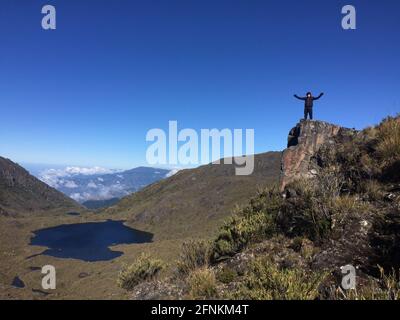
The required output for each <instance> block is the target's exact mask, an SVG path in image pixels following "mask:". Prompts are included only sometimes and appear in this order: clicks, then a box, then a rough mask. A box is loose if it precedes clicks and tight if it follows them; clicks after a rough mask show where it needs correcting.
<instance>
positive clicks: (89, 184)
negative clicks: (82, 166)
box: [87, 181, 97, 189]
mask: <svg viewBox="0 0 400 320" xmlns="http://www.w3.org/2000/svg"><path fill="white" fill-rule="evenodd" d="M87 186H88V188H91V189H97V184H95V183H94V182H93V181H90V182H89V183H88V185H87Z"/></svg>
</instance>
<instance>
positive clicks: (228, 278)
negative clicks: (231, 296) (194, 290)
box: [217, 266, 238, 284]
mask: <svg viewBox="0 0 400 320" xmlns="http://www.w3.org/2000/svg"><path fill="white" fill-rule="evenodd" d="M237 276H238V274H237V272H236V271H235V270H233V269H232V268H229V267H227V266H225V267H223V268H222V269H221V270H219V271H218V272H217V280H218V281H220V282H222V283H225V284H228V283H231V282H232V281H233V280H234V279H235V278H236V277H237Z"/></svg>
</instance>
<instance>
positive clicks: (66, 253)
mask: <svg viewBox="0 0 400 320" xmlns="http://www.w3.org/2000/svg"><path fill="white" fill-rule="evenodd" d="M34 234H35V235H34V237H32V239H31V242H30V244H31V245H36V246H45V247H48V248H49V249H47V250H45V251H44V252H42V253H41V254H42V255H48V256H52V257H57V258H72V259H79V260H83V261H105V260H112V259H115V258H117V257H119V256H121V255H122V254H123V253H122V252H120V251H113V250H111V249H110V248H109V247H110V246H113V245H117V244H132V243H145V242H151V241H152V238H153V234H151V233H148V232H144V231H139V230H135V229H132V228H129V227H127V226H125V225H124V224H123V221H111V220H107V221H104V222H88V223H78V224H65V225H60V226H57V227H51V228H46V229H40V230H37V231H35V232H34Z"/></svg>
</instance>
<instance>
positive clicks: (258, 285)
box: [231, 258, 326, 300]
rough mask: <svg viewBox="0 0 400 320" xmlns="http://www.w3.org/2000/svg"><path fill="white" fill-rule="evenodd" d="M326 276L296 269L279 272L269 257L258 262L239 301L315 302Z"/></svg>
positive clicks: (237, 295)
mask: <svg viewBox="0 0 400 320" xmlns="http://www.w3.org/2000/svg"><path fill="white" fill-rule="evenodd" d="M325 276H326V274H325V273H321V272H313V271H305V270H302V269H299V268H296V269H279V268H278V267H277V266H276V265H275V264H273V263H272V262H270V261H269V260H268V259H266V258H258V259H256V260H254V261H253V262H252V263H251V264H250V266H249V270H248V271H247V272H246V274H245V276H244V280H243V282H242V283H241V285H240V287H239V290H238V291H236V292H234V293H232V294H231V295H232V298H235V299H252V300H311V299H316V298H317V297H318V295H319V291H318V288H319V286H320V284H321V282H322V281H323V279H324V278H325Z"/></svg>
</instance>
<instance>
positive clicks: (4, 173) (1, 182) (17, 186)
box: [0, 157, 83, 215]
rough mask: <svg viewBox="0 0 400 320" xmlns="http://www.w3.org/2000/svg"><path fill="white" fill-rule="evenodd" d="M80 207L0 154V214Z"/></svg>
mask: <svg viewBox="0 0 400 320" xmlns="http://www.w3.org/2000/svg"><path fill="white" fill-rule="evenodd" d="M82 209H83V207H82V206H80V205H79V204H78V203H76V202H75V201H74V200H72V199H70V198H68V197H67V196H65V195H63V194H62V193H61V192H59V191H57V190H55V189H54V188H52V187H50V186H48V185H47V184H45V183H44V182H42V181H40V180H39V179H37V178H35V177H34V176H32V175H31V174H30V173H29V172H28V171H27V170H26V169H24V168H23V167H21V166H20V165H19V164H17V163H14V162H13V161H11V160H10V159H7V158H3V157H0V213H2V214H3V215H15V214H26V213H32V212H46V211H55V212H58V211H60V212H61V211H68V210H71V211H74V210H82ZM64 213H65V212H64Z"/></svg>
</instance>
